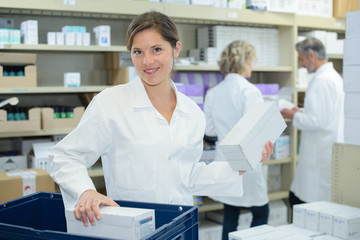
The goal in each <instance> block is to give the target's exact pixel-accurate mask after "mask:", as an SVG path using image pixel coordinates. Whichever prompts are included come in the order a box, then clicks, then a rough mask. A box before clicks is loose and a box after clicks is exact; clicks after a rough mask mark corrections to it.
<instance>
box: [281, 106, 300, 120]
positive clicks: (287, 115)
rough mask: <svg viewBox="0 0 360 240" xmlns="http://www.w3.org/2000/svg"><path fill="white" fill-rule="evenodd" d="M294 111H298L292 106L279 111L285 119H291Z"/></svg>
mask: <svg viewBox="0 0 360 240" xmlns="http://www.w3.org/2000/svg"><path fill="white" fill-rule="evenodd" d="M296 112H299V108H298V107H293V108H292V109H288V108H284V109H283V110H281V111H280V113H281V115H282V116H283V118H286V119H293V118H294V115H295V113H296Z"/></svg>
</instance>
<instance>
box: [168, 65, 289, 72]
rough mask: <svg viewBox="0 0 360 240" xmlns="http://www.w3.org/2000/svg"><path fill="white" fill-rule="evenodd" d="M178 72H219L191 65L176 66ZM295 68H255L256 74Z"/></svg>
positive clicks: (211, 68)
mask: <svg viewBox="0 0 360 240" xmlns="http://www.w3.org/2000/svg"><path fill="white" fill-rule="evenodd" d="M175 70H176V71H199V72H200V71H201V72H205V71H206V72H218V71H219V67H218V66H211V65H189V66H175ZM292 70H293V68H292V67H291V66H279V67H254V69H253V71H254V72H291V71H292Z"/></svg>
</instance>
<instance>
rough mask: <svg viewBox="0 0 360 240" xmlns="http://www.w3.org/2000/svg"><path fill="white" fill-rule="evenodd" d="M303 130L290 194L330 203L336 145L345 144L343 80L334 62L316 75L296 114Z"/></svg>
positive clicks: (308, 199)
mask: <svg viewBox="0 0 360 240" xmlns="http://www.w3.org/2000/svg"><path fill="white" fill-rule="evenodd" d="M293 126H294V127H295V128H298V129H300V130H301V138H300V150H299V161H298V165H297V168H296V173H295V177H294V180H293V183H292V185H291V188H290V189H291V191H292V192H294V193H295V195H296V196H297V197H298V198H300V199H301V200H302V201H305V202H313V201H330V200H331V161H332V146H333V143H334V142H343V129H344V92H343V81H342V79H341V77H340V75H339V74H338V73H337V72H336V71H335V70H334V68H333V64H332V63H326V64H324V65H322V66H321V67H320V68H318V70H317V71H316V72H315V73H314V75H313V77H312V79H311V81H310V82H309V85H308V88H307V89H306V95H305V102H304V109H303V111H302V112H297V113H295V115H294V119H293Z"/></svg>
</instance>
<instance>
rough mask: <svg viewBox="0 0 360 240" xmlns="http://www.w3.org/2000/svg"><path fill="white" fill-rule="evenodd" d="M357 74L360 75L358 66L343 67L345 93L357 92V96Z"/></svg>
mask: <svg viewBox="0 0 360 240" xmlns="http://www.w3.org/2000/svg"><path fill="white" fill-rule="evenodd" d="M359 22H360V20H359ZM359 74H360V65H354V66H344V67H343V78H344V91H345V92H357V93H358V94H360V81H359Z"/></svg>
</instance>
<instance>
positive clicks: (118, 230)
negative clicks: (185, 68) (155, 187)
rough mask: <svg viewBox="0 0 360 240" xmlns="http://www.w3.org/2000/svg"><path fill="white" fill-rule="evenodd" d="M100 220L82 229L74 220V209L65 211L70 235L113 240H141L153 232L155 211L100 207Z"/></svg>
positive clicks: (81, 224)
mask: <svg viewBox="0 0 360 240" xmlns="http://www.w3.org/2000/svg"><path fill="white" fill-rule="evenodd" d="M100 213H101V220H100V221H97V222H96V225H95V226H91V225H89V226H88V227H84V225H83V223H82V222H80V221H78V220H76V219H75V216H74V209H67V210H65V216H66V226H67V232H68V233H71V234H79V235H87V236H96V237H105V238H114V239H143V238H144V236H146V235H148V234H150V233H152V232H153V231H155V211H154V210H152V209H144V208H128V207H110V206H101V207H100Z"/></svg>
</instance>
